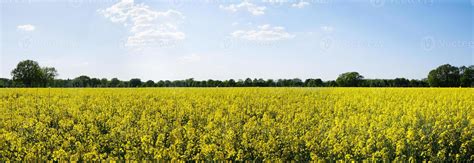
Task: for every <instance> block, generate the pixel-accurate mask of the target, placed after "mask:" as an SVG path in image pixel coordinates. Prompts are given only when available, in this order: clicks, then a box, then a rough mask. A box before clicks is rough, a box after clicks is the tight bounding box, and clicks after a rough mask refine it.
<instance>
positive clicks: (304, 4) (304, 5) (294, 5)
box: [291, 1, 309, 8]
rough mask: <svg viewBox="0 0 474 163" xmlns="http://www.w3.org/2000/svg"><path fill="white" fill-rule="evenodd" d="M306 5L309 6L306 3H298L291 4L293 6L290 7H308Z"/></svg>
mask: <svg viewBox="0 0 474 163" xmlns="http://www.w3.org/2000/svg"><path fill="white" fill-rule="evenodd" d="M308 5H309V3H308V2H305V1H300V2H298V3H293V4H292V5H291V7H295V8H304V7H306V6H308Z"/></svg>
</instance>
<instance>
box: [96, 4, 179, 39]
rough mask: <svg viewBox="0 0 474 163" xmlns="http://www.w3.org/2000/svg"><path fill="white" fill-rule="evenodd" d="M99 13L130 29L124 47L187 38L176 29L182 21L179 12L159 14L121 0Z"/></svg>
mask: <svg viewBox="0 0 474 163" xmlns="http://www.w3.org/2000/svg"><path fill="white" fill-rule="evenodd" d="M98 12H99V13H100V14H101V15H103V16H104V17H105V18H108V19H110V21H112V22H114V23H121V24H123V25H124V26H125V27H127V28H129V32H130V36H129V37H128V38H127V41H126V43H125V44H126V46H127V47H131V48H143V47H148V46H156V45H166V44H169V43H173V42H176V41H179V40H183V39H185V37H186V35H185V34H184V33H183V32H181V31H180V30H179V29H178V26H179V25H180V24H181V22H182V21H183V20H184V16H183V15H182V14H181V13H180V12H179V11H175V10H168V11H164V12H158V11H154V10H153V9H151V8H150V7H149V6H147V5H145V4H135V3H134V1H133V0H122V1H120V2H118V3H116V4H114V5H113V6H110V7H109V8H106V9H100V10H98Z"/></svg>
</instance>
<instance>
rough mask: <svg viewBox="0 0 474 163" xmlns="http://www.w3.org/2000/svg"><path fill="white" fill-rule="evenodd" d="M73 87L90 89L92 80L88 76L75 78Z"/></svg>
mask: <svg viewBox="0 0 474 163" xmlns="http://www.w3.org/2000/svg"><path fill="white" fill-rule="evenodd" d="M72 85H73V86H74V87H90V86H91V78H90V77H88V76H86V75H82V76H79V77H77V78H74V80H72Z"/></svg>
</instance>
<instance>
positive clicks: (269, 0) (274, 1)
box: [263, 0, 290, 5]
mask: <svg viewBox="0 0 474 163" xmlns="http://www.w3.org/2000/svg"><path fill="white" fill-rule="evenodd" d="M289 1H290V0H263V2H265V3H270V4H272V5H282V4H284V3H288V2H289Z"/></svg>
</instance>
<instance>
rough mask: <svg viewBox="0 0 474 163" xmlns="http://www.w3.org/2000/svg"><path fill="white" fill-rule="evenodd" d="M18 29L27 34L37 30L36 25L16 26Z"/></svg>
mask: <svg viewBox="0 0 474 163" xmlns="http://www.w3.org/2000/svg"><path fill="white" fill-rule="evenodd" d="M16 29H17V30H19V31H26V32H31V31H34V30H35V29H36V27H35V26H34V25H31V24H24V25H18V26H16Z"/></svg>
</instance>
